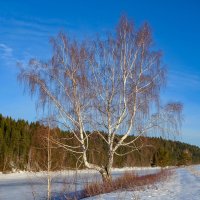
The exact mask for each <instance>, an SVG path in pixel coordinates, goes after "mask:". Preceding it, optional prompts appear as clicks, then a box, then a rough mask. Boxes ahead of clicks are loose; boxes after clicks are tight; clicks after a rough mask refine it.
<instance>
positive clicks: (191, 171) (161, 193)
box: [85, 166, 200, 200]
mask: <svg viewBox="0 0 200 200" xmlns="http://www.w3.org/2000/svg"><path fill="white" fill-rule="evenodd" d="M199 172H200V166H195V167H192V166H190V167H184V168H177V169H175V173H174V175H173V176H171V177H169V178H168V180H167V181H164V182H161V183H157V184H155V185H154V186H151V187H150V188H145V190H143V191H139V190H136V191H116V192H112V193H108V194H102V195H99V196H96V197H91V198H86V199H85V200H114V199H124V200H130V199H133V200H148V199H149V200H159V199H160V200H199V199H200V173H199Z"/></svg>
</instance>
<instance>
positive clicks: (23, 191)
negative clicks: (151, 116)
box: [0, 166, 200, 200]
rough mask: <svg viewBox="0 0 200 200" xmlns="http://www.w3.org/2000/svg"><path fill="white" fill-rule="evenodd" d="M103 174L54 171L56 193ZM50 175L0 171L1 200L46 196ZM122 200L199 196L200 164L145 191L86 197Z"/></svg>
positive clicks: (142, 171) (189, 199) (150, 170)
mask: <svg viewBox="0 0 200 200" xmlns="http://www.w3.org/2000/svg"><path fill="white" fill-rule="evenodd" d="M158 170H159V168H123V169H114V170H113V176H114V177H118V176H120V175H121V174H122V173H124V172H125V171H135V172H136V173H138V174H140V175H143V174H149V173H155V172H157V171H158ZM95 180H100V176H99V174H98V173H96V172H95V171H91V170H90V171H89V170H80V171H77V172H75V171H62V172H53V173H52V191H53V196H59V195H60V194H64V193H67V192H74V191H79V190H81V189H82V188H83V186H84V185H85V184H86V183H88V182H92V181H95ZM46 189H47V176H46V174H45V172H40V173H30V172H20V173H12V174H0V200H12V199H15V200H31V199H45V196H46ZM93 199H94V200H95V199H96V200H103V199H105V200H110V199H112V200H114V199H116V200H118V199H120V200H122V199H127V200H128V199H145V200H146V199H162V200H165V199H168V200H172V199H180V200H193V199H194V200H197V199H198V200H199V199H200V166H193V167H186V168H177V169H175V173H174V176H173V177H170V178H169V179H168V180H167V181H165V182H163V183H158V184H156V185H155V186H152V187H150V188H146V189H145V190H144V191H117V192H113V193H109V194H103V195H100V196H96V197H92V198H87V200H93Z"/></svg>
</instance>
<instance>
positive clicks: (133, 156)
mask: <svg viewBox="0 0 200 200" xmlns="http://www.w3.org/2000/svg"><path fill="white" fill-rule="evenodd" d="M48 131H50V135H51V137H52V138H53V139H54V140H56V141H60V142H62V143H65V144H66V145H67V144H72V143H74V144H76V141H75V140H74V139H73V138H72V134H71V133H70V132H66V131H61V130H60V129H58V128H56V129H52V130H48V127H45V126H44V125H41V124H40V123H39V122H34V123H28V122H27V121H25V120H17V121H16V120H13V119H12V118H10V117H3V116H2V115H1V114H0V171H3V172H6V171H11V170H33V171H39V170H46V169H47V160H48V159H47V156H48V151H47V134H48ZM88 135H90V136H89V140H91V141H90V143H89V144H90V145H89V147H88V148H89V149H90V151H89V154H88V158H89V160H91V161H93V162H94V163H98V164H99V163H102V162H104V161H105V162H106V160H105V159H106V158H105V156H104V155H105V154H104V152H105V150H106V149H105V148H107V147H106V145H105V142H104V141H103V140H102V139H101V138H100V137H99V136H98V134H97V133H93V134H90V133H89V132H88ZM105 135H106V134H105ZM118 137H119V138H120V135H119V136H118ZM131 137H134V136H130V137H129V138H128V139H132V138H131ZM135 145H137V146H138V147H141V148H138V150H137V151H133V152H131V153H129V154H125V155H124V156H117V155H116V158H115V161H114V167H126V166H169V165H189V164H198V163H200V148H199V147H197V146H194V145H189V144H186V143H182V142H178V141H171V140H166V139H162V138H161V137H160V138H150V137H141V138H140V139H139V140H138V141H137V143H136V144H135ZM50 147H51V151H50V152H51V153H50V156H51V169H52V170H62V169H73V168H77V167H79V168H84V166H83V165H82V163H81V159H80V154H75V153H72V152H69V151H67V150H66V149H64V148H62V147H59V146H57V145H56V144H55V143H51V145H50ZM127 148H130V151H131V146H130V147H121V148H120V149H119V151H118V153H119V154H123V153H125V152H127V151H126V150H127Z"/></svg>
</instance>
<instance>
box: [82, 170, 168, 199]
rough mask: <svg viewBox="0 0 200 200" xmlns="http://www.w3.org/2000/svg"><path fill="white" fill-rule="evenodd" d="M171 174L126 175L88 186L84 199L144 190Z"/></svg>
mask: <svg viewBox="0 0 200 200" xmlns="http://www.w3.org/2000/svg"><path fill="white" fill-rule="evenodd" d="M171 174H172V172H171V171H169V170H161V171H160V172H158V173H156V174H150V175H145V176H138V175H136V174H134V173H125V174H124V175H123V176H122V177H120V178H117V179H114V180H112V181H109V182H104V183H102V182H95V183H92V184H87V185H86V186H85V188H84V190H83V193H82V198H85V197H91V196H96V195H99V194H103V193H109V192H113V191H115V190H127V189H131V190H135V189H138V188H140V189H143V188H144V187H148V186H153V185H154V184H155V183H157V182H159V181H164V180H166V179H167V177H168V176H169V175H171Z"/></svg>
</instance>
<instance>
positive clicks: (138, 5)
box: [0, 0, 200, 146]
mask: <svg viewBox="0 0 200 200" xmlns="http://www.w3.org/2000/svg"><path fill="white" fill-rule="evenodd" d="M199 10H200V1H199V0H190V1H188V0H168V1H159V0H151V1H149V0H82V1H81V0H73V1H68V0H65V1H64V0H63V1H61V0H56V1H55V0H51V1H50V0H49V1H46V0H43V1H42V0H40V1H39V0H34V1H33V0H32V1H31V0H1V1H0V113H2V114H3V115H5V116H7V115H8V116H12V117H13V118H15V119H18V118H23V119H26V120H29V121H35V120H37V119H38V114H37V113H36V111H35V101H34V98H33V99H31V98H30V97H29V96H28V94H24V93H23V87H22V86H20V85H19V83H18V82H17V80H16V74H17V67H16V62H17V61H22V62H27V61H28V60H29V59H30V58H32V57H36V58H41V59H45V58H48V57H49V56H50V54H51V46H50V44H49V39H50V37H52V36H55V35H56V34H57V33H58V32H59V31H60V30H64V31H65V32H67V33H68V34H69V35H70V36H72V37H76V38H83V37H90V36H91V35H95V34H96V33H105V31H112V30H113V29H114V28H115V26H116V24H117V22H118V19H119V17H120V15H121V14H124V13H125V14H126V15H127V16H128V17H129V18H130V19H133V20H134V22H135V24H136V26H140V25H141V24H142V23H143V22H145V21H147V22H149V24H150V25H151V27H152V31H153V37H154V41H155V47H156V48H158V49H161V50H162V51H163V53H164V58H163V60H164V63H165V64H166V65H167V67H168V84H167V87H166V89H165V90H164V92H163V93H162V99H163V101H164V102H165V101H168V100H169V101H181V102H183V104H184V123H183V128H182V132H183V133H182V135H181V136H180V137H178V138H177V139H179V140H182V141H184V142H188V143H191V144H195V145H199V146H200V120H199V119H200V103H199V102H200V59H199V58H200V12H199Z"/></svg>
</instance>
